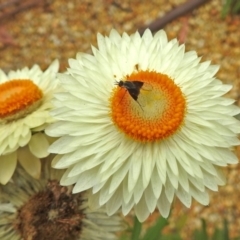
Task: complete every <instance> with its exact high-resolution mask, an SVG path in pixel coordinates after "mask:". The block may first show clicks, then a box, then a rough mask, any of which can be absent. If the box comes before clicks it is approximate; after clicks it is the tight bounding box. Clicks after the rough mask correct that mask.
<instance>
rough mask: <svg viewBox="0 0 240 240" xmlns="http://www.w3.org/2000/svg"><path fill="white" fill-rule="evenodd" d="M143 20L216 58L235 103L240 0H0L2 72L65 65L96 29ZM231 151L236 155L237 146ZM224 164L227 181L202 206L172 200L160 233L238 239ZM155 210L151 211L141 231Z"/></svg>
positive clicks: (129, 27)
mask: <svg viewBox="0 0 240 240" xmlns="http://www.w3.org/2000/svg"><path fill="white" fill-rule="evenodd" d="M189 6H190V7H189ZM179 9H180V10H179ZM178 10H179V11H180V12H181V14H179V11H178ZM178 15H181V16H178ZM167 16H168V17H169V16H170V18H168V17H167ZM152 23H154V24H155V25H152ZM149 24H150V25H149ZM149 26H150V28H152V26H154V29H153V30H156V29H157V28H159V26H160V27H162V28H163V29H165V30H166V32H167V35H168V38H169V39H173V38H178V40H179V41H180V43H185V44H186V50H187V51H190V50H195V51H197V53H198V55H199V56H202V61H207V60H210V61H212V64H217V65H220V66H221V68H220V70H219V72H218V73H217V77H218V78H219V79H221V80H222V81H223V82H224V83H227V84H232V85H233V88H232V90H231V91H230V93H229V94H228V96H229V97H231V98H234V99H236V104H238V105H240V0H190V1H188V2H187V1H185V0H170V1H166V0H152V1H146V0H144V1H141V0H98V1H91V0H79V1H77V0H69V1H64V0H0V68H1V69H2V70H3V71H5V72H8V71H10V70H16V69H18V68H23V67H25V66H28V67H31V66H32V65H33V64H38V65H40V67H41V68H42V69H45V68H47V66H48V65H49V64H50V63H51V62H52V61H53V60H54V59H56V58H57V59H59V60H60V65H61V66H60V71H65V70H66V68H67V67H68V59H69V58H75V56H76V53H77V52H87V53H91V45H94V46H97V43H96V35H97V33H98V32H100V33H101V34H103V35H108V34H109V32H110V30H111V29H112V28H115V29H117V31H119V32H120V33H123V32H127V33H128V34H131V33H134V32H135V31H137V30H140V31H142V30H143V29H145V28H146V27H149ZM236 152H237V154H238V156H240V148H238V149H236ZM225 171H226V175H227V184H226V186H224V187H221V188H220V189H219V192H216V193H210V196H211V201H210V205H209V206H207V207H204V206H201V205H200V204H198V203H196V202H193V204H192V207H191V208H190V209H187V208H185V207H184V206H183V205H182V204H181V203H180V202H178V200H176V201H175V203H174V204H173V209H172V213H171V216H170V218H169V219H168V223H167V224H165V225H166V226H165V225H164V228H162V229H163V230H162V233H163V235H166V236H169V238H167V239H180V238H177V237H181V239H186V240H190V239H218V240H220V239H240V228H239V226H240V201H239V199H240V174H239V166H230V167H228V168H226V169H225ZM158 217H159V216H158V213H157V212H156V213H154V214H153V215H152V216H151V217H150V218H149V219H148V221H147V222H146V223H144V224H143V231H145V232H146V229H149V227H150V226H152V225H154V223H156V221H157V219H158ZM129 221H130V225H131V219H130V220H129ZM224 221H225V224H224ZM201 229H202V230H201ZM216 229H220V230H221V231H222V232H221V231H220V235H216ZM197 230H199V231H200V232H196V231H197ZM199 234H200V235H199ZM201 234H205V235H201ZM224 234H225V235H224ZM173 236H175V237H176V238H173ZM199 236H200V238H198V237H199ZM216 236H217V237H216ZM221 236H222V237H223V238H221ZM156 239H160V238H156ZM161 239H164V238H161ZM149 240H154V239H149Z"/></svg>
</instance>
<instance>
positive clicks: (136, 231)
mask: <svg viewBox="0 0 240 240" xmlns="http://www.w3.org/2000/svg"><path fill="white" fill-rule="evenodd" d="M141 229H142V223H140V222H139V221H138V219H137V217H135V219H134V225H133V230H132V237H131V240H139V236H140V233H141Z"/></svg>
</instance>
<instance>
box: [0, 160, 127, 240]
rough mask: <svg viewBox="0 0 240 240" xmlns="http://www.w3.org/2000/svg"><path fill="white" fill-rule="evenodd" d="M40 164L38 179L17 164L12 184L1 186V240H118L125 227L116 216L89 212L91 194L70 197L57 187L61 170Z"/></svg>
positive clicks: (69, 193) (102, 210)
mask: <svg viewBox="0 0 240 240" xmlns="http://www.w3.org/2000/svg"><path fill="white" fill-rule="evenodd" d="M42 161H43V171H42V176H41V178H40V179H39V180H36V179H34V178H32V177H31V176H30V175H28V174H27V173H26V172H25V170H23V169H22V168H21V166H20V165H19V166H18V167H17V169H16V171H15V174H14V175H13V178H12V180H13V181H12V182H9V183H7V184H6V185H0V193H1V194H0V239H1V240H23V239H24V240H26V239H51V240H65V239H72V240H80V239H81V240H117V239H118V237H117V235H116V233H117V232H118V231H122V230H124V229H125V225H126V224H125V223H124V222H123V220H122V218H121V217H120V216H119V214H115V215H113V216H111V217H108V216H107V214H106V212H105V211H104V209H102V208H100V209H98V210H96V211H92V210H90V209H89V205H88V201H87V200H88V195H89V194H90V193H89V192H84V193H81V194H74V195H73V194H72V193H71V189H72V188H71V187H62V186H60V185H59V178H60V176H61V175H62V172H63V171H60V170H55V169H53V168H51V167H50V164H48V163H49V162H50V161H49V159H48V158H47V159H46V160H42Z"/></svg>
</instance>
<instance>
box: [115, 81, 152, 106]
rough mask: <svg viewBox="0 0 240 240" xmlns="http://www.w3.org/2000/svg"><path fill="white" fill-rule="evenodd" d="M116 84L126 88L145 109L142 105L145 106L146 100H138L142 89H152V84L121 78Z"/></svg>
mask: <svg viewBox="0 0 240 240" xmlns="http://www.w3.org/2000/svg"><path fill="white" fill-rule="evenodd" d="M116 85H118V86H119V87H121V88H125V89H126V90H127V91H128V93H129V94H130V96H131V97H132V98H133V99H134V100H135V101H136V102H137V103H138V105H139V106H140V107H141V109H142V110H143V108H142V107H143V106H144V102H141V104H140V102H139V101H138V97H139V94H140V91H141V90H142V89H143V90H146V91H150V90H151V89H152V86H151V85H150V84H148V83H145V82H142V81H129V80H126V81H122V80H120V81H119V82H116Z"/></svg>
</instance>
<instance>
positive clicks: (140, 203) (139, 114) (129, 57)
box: [46, 30, 240, 221]
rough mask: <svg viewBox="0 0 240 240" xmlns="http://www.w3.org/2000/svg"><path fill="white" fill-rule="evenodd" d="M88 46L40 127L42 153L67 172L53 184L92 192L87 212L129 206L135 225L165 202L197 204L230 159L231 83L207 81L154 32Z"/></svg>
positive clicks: (210, 69) (209, 71) (205, 67)
mask: <svg viewBox="0 0 240 240" xmlns="http://www.w3.org/2000/svg"><path fill="white" fill-rule="evenodd" d="M98 45H99V50H98V49H96V48H94V47H93V48H92V50H93V56H92V55H89V54H83V53H79V54H78V55H77V59H76V60H73V59H71V60H70V61H69V64H70V68H69V69H68V74H61V75H60V76H59V78H60V81H61V83H62V86H63V87H64V88H65V92H64V93H59V94H57V95H56V97H55V99H54V104H55V106H56V109H55V110H54V111H53V116H54V118H55V119H56V120H57V122H56V123H53V124H52V125H51V126H50V127H49V128H48V129H47V130H46V131H47V133H48V134H49V135H50V136H54V137H60V139H59V140H57V141H56V142H54V143H53V145H52V146H51V147H50V151H51V152H52V153H57V154H59V156H57V157H56V158H55V159H54V161H53V166H54V167H56V168H60V169H61V168H68V169H67V171H66V172H65V173H64V175H63V177H62V179H61V184H62V185H69V184H73V183H76V185H75V186H74V188H73V192H74V193H77V192H81V191H84V190H86V189H92V192H93V197H92V198H91V201H90V202H91V205H92V207H99V206H103V205H106V209H107V212H108V214H109V215H111V214H113V213H114V212H115V211H117V210H118V209H119V208H121V209H122V212H123V214H124V215H126V214H128V213H129V211H130V210H131V209H132V208H134V210H135V213H136V215H137V217H138V218H139V220H140V221H144V220H145V219H146V218H147V217H148V216H149V214H150V213H152V212H153V211H154V210H155V208H156V207H157V208H158V209H159V211H160V213H161V214H162V216H164V217H167V216H168V214H169V211H170V207H171V203H172V202H173V198H174V196H177V197H178V198H179V199H180V200H181V202H182V203H183V204H184V205H185V206H187V207H190V206H191V202H192V197H193V198H195V199H196V200H197V201H198V202H200V203H201V204H203V205H207V204H208V203H209V196H208V191H207V190H208V189H211V190H213V191H217V190H218V185H223V184H224V176H223V174H222V172H221V168H220V167H222V166H226V165H227V164H232V163H237V162H238V160H237V157H236V156H235V155H234V154H233V153H232V152H231V150H232V148H233V147H234V146H236V145H239V140H238V138H237V134H238V133H239V132H240V124H239V121H238V120H237V119H235V118H234V116H235V115H237V114H239V113H240V109H239V108H238V107H237V106H235V105H233V103H234V100H232V99H228V98H225V97H223V95H224V94H225V93H227V92H228V91H229V90H230V89H231V86H229V85H225V84H223V83H222V82H221V81H219V80H218V79H216V78H215V77H214V75H215V73H216V72H217V71H218V66H214V65H210V62H202V63H200V58H199V57H197V54H196V52H194V51H191V52H186V53H185V47H184V45H179V43H178V42H177V40H176V39H174V40H172V41H169V42H168V41H167V37H166V33H165V32H164V31H163V30H161V31H159V32H157V33H156V34H155V36H152V34H151V32H150V31H149V30H146V31H145V33H144V34H143V36H142V37H141V36H140V35H139V34H138V33H135V34H133V35H131V36H128V35H127V34H126V33H124V34H123V35H122V36H120V35H119V34H118V33H117V32H116V31H115V30H113V31H111V33H110V36H109V37H103V36H102V35H100V34H99V35H98ZM114 80H115V81H114Z"/></svg>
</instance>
